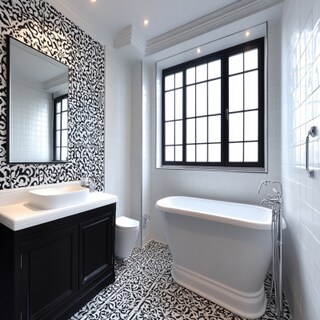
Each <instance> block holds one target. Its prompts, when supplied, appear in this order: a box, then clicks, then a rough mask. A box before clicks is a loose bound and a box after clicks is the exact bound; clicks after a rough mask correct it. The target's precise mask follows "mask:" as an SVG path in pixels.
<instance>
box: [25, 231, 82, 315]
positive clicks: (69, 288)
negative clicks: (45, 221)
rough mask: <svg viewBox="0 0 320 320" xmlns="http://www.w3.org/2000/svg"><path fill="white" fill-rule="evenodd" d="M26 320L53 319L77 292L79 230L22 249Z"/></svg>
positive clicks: (43, 237) (38, 240) (54, 234)
mask: <svg viewBox="0 0 320 320" xmlns="http://www.w3.org/2000/svg"><path fill="white" fill-rule="evenodd" d="M21 253H22V255H21V258H22V261H21V263H22V292H23V295H22V297H23V298H22V299H23V300H22V306H23V308H22V309H23V310H22V314H23V315H24V317H23V319H30V320H31V319H53V315H55V314H56V313H57V311H58V310H59V309H60V308H61V306H63V305H64V304H66V303H67V302H68V300H69V299H70V298H72V297H73V296H74V294H75V293H76V292H77V290H78V287H77V286H78V282H77V278H78V229H77V226H72V227H68V228H64V229H62V230H58V231H54V232H47V233H46V234H44V233H42V234H41V235H39V237H35V238H34V239H33V240H30V241H28V242H26V243H24V244H22V245H21Z"/></svg>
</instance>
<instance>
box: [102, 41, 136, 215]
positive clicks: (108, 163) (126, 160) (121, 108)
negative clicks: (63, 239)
mask: <svg viewBox="0 0 320 320" xmlns="http://www.w3.org/2000/svg"><path fill="white" fill-rule="evenodd" d="M105 146H106V147H105V150H106V151H105V173H106V174H105V192H107V193H112V194H115V195H117V196H118V198H119V202H118V204H117V216H122V215H126V216H128V217H129V216H130V215H131V66H130V64H129V63H127V62H126V61H125V60H123V59H122V58H121V57H120V56H119V54H118V53H117V52H115V51H114V50H113V49H109V48H108V47H107V48H106V96H105Z"/></svg>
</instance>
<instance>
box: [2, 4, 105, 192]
mask: <svg viewBox="0 0 320 320" xmlns="http://www.w3.org/2000/svg"><path fill="white" fill-rule="evenodd" d="M0 28H1V33H0V189H8V188H17V187H25V186H33V185H38V184H49V183H57V182H64V181H74V180H79V179H80V178H81V177H83V176H88V177H91V178H92V179H93V180H94V181H95V182H96V184H97V190H103V188H104V86H105V83H104V79H105V77H104V65H105V60H104V59H105V58H104V56H105V55H104V47H103V46H102V45H101V44H99V43H98V42H96V41H94V40H93V39H92V38H91V37H90V36H88V35H87V34H85V33H84V32H83V31H82V30H81V29H79V28H78V27H77V26H76V25H74V24H73V23H72V22H71V21H70V20H68V19H67V18H66V17H64V16H63V15H62V14H61V13H59V12H57V11H56V10H55V9H54V8H53V7H51V6H50V5H49V4H48V3H46V2H45V1H41V0H17V1H9V0H1V2H0ZM7 35H10V36H12V37H14V38H16V39H18V40H20V41H22V42H24V43H25V44H27V45H29V46H31V47H33V48H35V49H37V50H39V51H41V52H43V53H45V54H47V55H49V56H51V57H53V58H55V59H56V60H59V61H60V62H62V63H64V64H66V65H67V66H68V67H69V81H70V85H69V118H68V135H69V140H68V145H69V153H68V159H69V160H68V162H67V163H61V164H17V165H14V164H8V163H7V160H6V150H7V113H8V105H7V94H8V92H7V67H8V51H7V44H6V36H7Z"/></svg>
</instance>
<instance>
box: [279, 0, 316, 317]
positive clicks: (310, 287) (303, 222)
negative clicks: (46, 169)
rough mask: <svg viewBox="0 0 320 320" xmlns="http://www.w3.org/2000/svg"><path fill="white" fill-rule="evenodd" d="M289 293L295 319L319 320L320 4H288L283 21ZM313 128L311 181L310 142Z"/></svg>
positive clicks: (308, 0) (304, 0) (306, 0)
mask: <svg viewBox="0 0 320 320" xmlns="http://www.w3.org/2000/svg"><path fill="white" fill-rule="evenodd" d="M281 62H282V134H281V135H282V165H281V169H282V180H283V183H284V199H285V217H286V221H287V225H288V227H287V229H286V231H285V238H284V258H285V261H284V262H285V280H286V281H285V287H286V293H287V296H288V299H289V303H290V305H291V314H292V315H293V319H295V320H299V319H303V320H313V319H314V320H315V319H320V303H319V301H320V156H319V152H320V148H319V143H320V88H319V84H320V1H319V0H287V1H285V3H284V10H283V17H282V59H281ZM311 126H317V129H318V133H317V136H316V137H315V138H310V149H309V156H310V162H309V163H310V167H311V169H313V170H314V172H315V175H314V178H309V177H308V174H307V172H306V170H305V166H306V136H307V134H308V130H309V129H310V127H311Z"/></svg>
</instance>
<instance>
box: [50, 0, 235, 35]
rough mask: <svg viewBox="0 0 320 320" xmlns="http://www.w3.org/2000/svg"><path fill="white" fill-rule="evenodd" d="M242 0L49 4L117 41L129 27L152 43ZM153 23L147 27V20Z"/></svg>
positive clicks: (80, 0) (103, 0) (108, 0)
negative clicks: (84, 21)
mask: <svg viewBox="0 0 320 320" xmlns="http://www.w3.org/2000/svg"><path fill="white" fill-rule="evenodd" d="M237 1H239V0H96V2H95V3H93V2H91V1H90V0H63V1H61V0H60V1H59V0H58V1H57V0H48V2H49V3H50V4H51V5H53V6H54V7H59V2H63V4H64V6H65V7H68V8H69V9H70V10H71V11H73V12H74V13H75V14H77V15H78V16H80V17H81V18H83V19H85V20H86V21H87V22H88V23H89V24H91V25H93V26H94V27H95V28H96V29H99V30H103V31H104V32H107V33H108V34H109V36H110V37H111V38H112V39H114V38H115V37H116V35H117V34H118V33H119V32H120V31H122V30H123V29H124V28H126V27H128V26H131V25H132V26H134V27H135V28H136V29H137V30H138V32H139V33H140V34H141V35H142V36H143V37H144V39H145V40H150V39H152V38H154V37H157V36H159V35H161V34H163V33H165V32H168V31H170V30H172V29H175V28H177V27H179V26H181V25H183V24H186V23H188V22H190V21H192V20H195V19H198V18H200V17H202V16H204V15H206V14H208V13H210V12H213V11H216V10H218V9H220V8H222V7H224V6H227V5H229V4H231V3H234V2H237ZM145 18H148V19H149V20H150V22H149V25H148V27H144V25H143V19H145Z"/></svg>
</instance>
